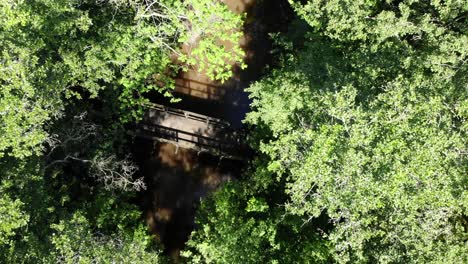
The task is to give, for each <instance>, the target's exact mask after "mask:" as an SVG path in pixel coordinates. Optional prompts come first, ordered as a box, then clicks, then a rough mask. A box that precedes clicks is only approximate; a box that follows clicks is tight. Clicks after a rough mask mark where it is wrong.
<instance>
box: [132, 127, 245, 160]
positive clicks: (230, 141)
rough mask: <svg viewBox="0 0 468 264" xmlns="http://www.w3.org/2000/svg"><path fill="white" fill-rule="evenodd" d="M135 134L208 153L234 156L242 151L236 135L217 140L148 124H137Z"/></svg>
mask: <svg viewBox="0 0 468 264" xmlns="http://www.w3.org/2000/svg"><path fill="white" fill-rule="evenodd" d="M136 132H137V134H138V135H139V136H143V137H150V138H155V137H157V138H162V139H165V140H167V141H172V142H174V143H176V144H180V143H188V144H189V145H193V146H196V147H197V148H200V149H205V150H210V152H213V151H214V152H217V153H228V154H231V155H236V154H240V152H241V150H242V144H241V135H240V134H238V133H233V134H230V137H229V138H224V139H218V138H210V137H206V136H203V135H199V134H195V133H191V132H187V131H182V130H179V129H175V128H170V127H165V126H160V125H156V124H150V123H141V124H139V125H138V126H137V131H136ZM192 148H193V147H192Z"/></svg>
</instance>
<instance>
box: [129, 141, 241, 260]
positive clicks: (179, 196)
mask: <svg viewBox="0 0 468 264" xmlns="http://www.w3.org/2000/svg"><path fill="white" fill-rule="evenodd" d="M133 152H134V157H135V159H136V160H139V161H140V164H139V165H140V168H141V169H140V173H141V174H142V175H144V177H145V181H146V184H147V187H148V188H147V190H146V192H145V193H144V195H143V209H144V210H145V220H146V222H147V224H148V226H149V228H150V231H151V232H152V233H153V234H155V235H156V237H157V239H158V240H159V241H160V242H161V243H162V244H163V245H164V246H165V251H166V253H168V254H171V255H174V256H175V257H176V256H177V255H178V251H179V249H182V248H183V246H184V244H185V242H186V241H187V239H188V236H189V235H190V232H191V231H192V230H193V228H194V217H195V210H196V208H197V206H198V204H199V202H200V199H201V198H202V197H204V196H206V195H207V193H209V192H211V191H213V190H215V189H216V188H218V187H219V186H220V185H221V184H222V183H223V182H226V181H230V180H232V179H234V178H235V177H236V176H237V175H239V174H240V169H241V168H242V164H240V163H239V162H234V161H230V160H220V159H219V158H217V157H214V156H211V155H209V154H206V153H197V152H194V151H191V150H187V149H182V148H177V147H176V146H175V145H173V144H170V143H159V142H153V141H152V140H146V139H142V138H137V139H135V142H134V151H133Z"/></svg>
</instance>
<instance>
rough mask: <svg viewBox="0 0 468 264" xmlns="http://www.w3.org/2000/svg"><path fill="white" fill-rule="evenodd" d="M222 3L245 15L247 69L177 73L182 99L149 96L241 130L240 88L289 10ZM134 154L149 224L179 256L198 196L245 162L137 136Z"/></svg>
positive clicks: (273, 1)
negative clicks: (223, 76) (224, 76)
mask: <svg viewBox="0 0 468 264" xmlns="http://www.w3.org/2000/svg"><path fill="white" fill-rule="evenodd" d="M222 2H224V3H226V4H227V5H228V6H229V8H230V9H231V10H232V11H234V12H237V13H243V12H246V13H247V19H246V23H245V25H244V27H243V33H244V36H243V38H242V40H241V46H242V48H243V49H244V51H245V52H246V57H245V62H246V63H247V65H248V68H247V69H245V70H239V69H234V76H233V77H232V78H231V79H230V80H229V81H227V82H225V83H223V84H221V83H219V82H215V81H211V80H209V78H207V77H206V76H204V75H203V74H199V73H197V72H194V71H189V72H186V73H181V74H179V75H178V76H177V78H176V89H175V95H176V96H177V97H179V98H181V99H182V101H181V102H179V103H177V104H170V103H169V102H168V101H166V99H164V98H161V97H160V96H157V95H154V96H151V99H152V100H153V101H154V102H156V103H160V104H164V105H168V106H171V107H174V108H179V109H183V110H187V111H191V112H196V113H199V114H204V115H208V116H211V117H216V118H221V119H224V120H226V121H228V122H230V123H231V124H232V125H233V126H234V127H237V128H240V127H242V122H241V121H242V120H243V119H244V118H245V115H246V113H247V112H248V111H249V104H250V101H249V98H248V95H247V93H246V92H245V91H244V89H245V88H246V87H247V86H248V85H249V84H250V83H251V82H252V81H255V80H257V79H258V78H259V77H260V76H261V74H262V70H263V69H264V66H265V65H266V64H268V63H269V62H270V61H269V60H270V56H269V50H270V48H271V43H270V41H269V39H268V33H269V32H279V31H285V30H286V27H287V24H288V23H287V20H288V18H289V17H290V14H291V11H290V9H289V5H288V4H287V1H286V0H269V1H260V0H257V1H255V0H223V1H222ZM133 154H134V158H135V159H136V160H137V161H138V162H139V165H140V168H141V170H140V173H142V174H143V176H144V177H145V180H146V183H147V185H148V189H147V191H146V192H145V193H144V195H143V199H142V200H143V201H142V204H143V209H144V211H145V212H144V214H145V219H146V222H147V224H148V227H149V228H150V230H151V232H152V233H153V234H155V236H156V238H157V239H158V240H159V241H160V242H162V244H163V245H164V247H165V251H166V253H168V254H170V255H172V256H174V257H175V258H177V256H178V252H179V250H181V249H182V248H183V247H184V244H185V242H186V241H187V239H188V237H189V235H190V233H191V231H192V230H193V229H194V216H195V212H196V208H197V206H198V204H199V202H200V199H201V198H203V197H205V196H206V195H207V194H208V193H210V192H212V191H214V190H216V189H217V188H218V187H219V186H220V185H221V184H222V183H223V182H226V181H230V180H233V179H235V178H237V177H238V176H239V175H240V173H241V171H242V168H243V167H244V165H245V162H239V161H232V160H226V159H223V160H221V159H220V158H219V157H214V156H211V155H209V154H200V155H199V154H197V152H195V151H192V150H187V149H182V148H177V147H176V146H175V145H172V144H169V143H159V142H153V141H151V140H147V139H141V138H137V139H135V141H134V144H133Z"/></svg>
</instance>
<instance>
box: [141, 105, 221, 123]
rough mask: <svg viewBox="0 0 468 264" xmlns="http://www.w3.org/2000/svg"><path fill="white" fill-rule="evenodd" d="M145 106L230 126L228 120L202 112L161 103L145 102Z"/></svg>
mask: <svg viewBox="0 0 468 264" xmlns="http://www.w3.org/2000/svg"><path fill="white" fill-rule="evenodd" d="M144 107H146V108H149V109H153V110H156V111H159V112H164V113H168V114H171V115H176V116H181V117H185V118H188V119H192V120H196V121H202V122H205V123H207V124H215V125H219V126H224V127H229V126H230V124H229V123H228V122H226V121H224V120H222V119H218V118H214V117H209V116H206V115H201V114H197V113H194V112H190V111H186V110H181V109H176V108H171V107H167V106H164V105H160V104H155V103H146V104H144Z"/></svg>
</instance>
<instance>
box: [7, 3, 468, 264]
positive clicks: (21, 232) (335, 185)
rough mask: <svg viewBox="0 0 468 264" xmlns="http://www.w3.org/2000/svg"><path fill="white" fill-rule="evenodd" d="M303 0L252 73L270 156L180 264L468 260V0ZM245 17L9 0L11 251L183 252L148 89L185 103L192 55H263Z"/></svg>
mask: <svg viewBox="0 0 468 264" xmlns="http://www.w3.org/2000/svg"><path fill="white" fill-rule="evenodd" d="M257 2H258V3H257V4H263V5H268V1H267V0H263V1H257ZM288 2H289V3H288V5H290V8H291V13H292V14H291V18H290V19H289V20H288V23H289V25H288V30H286V31H284V32H273V33H272V34H270V38H271V42H272V43H273V44H272V46H273V47H272V49H271V56H272V60H271V63H270V65H268V67H266V68H265V70H264V73H263V74H262V77H261V78H260V79H259V80H257V81H256V82H254V83H252V84H251V85H250V87H248V88H247V91H248V92H249V93H250V98H251V99H252V104H251V112H250V113H248V115H247V117H246V119H245V121H244V122H245V125H246V126H247V127H248V131H249V135H248V138H247V141H248V143H249V145H250V147H251V148H252V150H253V151H254V153H255V155H254V157H253V159H252V160H251V161H250V162H249V164H248V165H247V168H246V169H245V170H244V172H243V174H242V176H241V177H240V178H239V179H237V180H235V181H231V182H229V183H227V184H225V185H223V186H222V188H220V189H219V190H218V191H216V192H214V193H213V194H211V195H210V196H209V197H207V198H205V199H203V200H202V201H201V204H200V206H199V209H198V213H197V216H196V219H195V221H196V226H197V228H196V229H195V230H194V231H193V233H192V235H191V236H190V238H189V241H188V242H187V244H186V247H185V248H184V250H183V251H182V252H181V258H180V260H179V261H180V262H187V263H335V262H336V263H443V262H444V263H467V262H468V191H467V190H468V189H467V188H468V172H467V168H468V163H467V161H468V159H467V154H468V150H467V139H468V135H467V132H468V124H467V122H466V121H467V118H468V82H467V81H468V80H467V78H468V65H467V60H468V57H467V55H468V36H467V33H468V2H466V1H463V0H450V1H439V0H419V1H417V0H399V1H396V0H395V1H394V0H380V1H378V0H308V1H307V0H289V1H288ZM270 15H271V16H275V14H270ZM245 18H246V17H245V16H244V15H236V14H234V13H231V12H230V11H229V10H228V9H227V8H226V6H225V5H224V4H222V3H221V2H217V1H213V0H2V1H0V52H1V55H0V87H1V88H0V262H1V263H166V262H171V260H170V258H169V257H168V256H167V254H163V250H164V246H163V245H162V244H160V243H158V242H157V240H155V239H154V238H153V236H152V234H150V233H149V232H148V228H147V227H146V225H145V222H144V220H143V218H142V212H141V209H140V208H139V205H138V202H136V201H137V200H138V199H136V197H137V196H138V195H139V193H140V192H141V191H142V190H144V189H145V188H146V183H145V181H144V179H143V178H141V177H140V175H139V174H138V173H137V172H138V169H139V168H138V166H137V165H136V163H135V161H134V160H132V157H131V156H130V155H129V151H128V149H129V144H131V137H129V136H128V135H127V134H126V132H125V130H126V128H127V127H128V126H129V125H131V124H132V123H134V122H136V121H138V120H139V119H140V118H141V115H142V112H143V110H142V105H143V104H144V103H145V102H147V101H148V100H149V99H147V97H145V95H146V94H148V93H150V92H158V93H160V94H162V95H163V96H166V97H169V98H170V99H171V100H173V101H177V100H178V99H177V98H175V97H174V96H173V94H172V93H171V91H172V88H173V87H174V81H173V76H174V75H175V74H176V73H177V72H178V71H180V70H185V69H186V68H187V67H192V66H194V65H196V66H197V67H198V68H199V70H200V71H204V72H206V73H207V74H208V75H209V76H210V77H211V78H213V79H216V80H227V79H228V78H229V77H230V76H231V74H232V72H231V70H232V67H231V65H232V62H235V63H237V64H238V65H239V67H240V68H245V66H246V65H244V63H243V62H242V57H243V55H244V52H243V51H242V49H241V48H240V47H238V46H237V43H238V42H239V39H240V34H238V33H233V32H234V29H236V28H240V27H242V24H243V23H244V20H245ZM194 37H196V38H198V39H200V42H199V43H198V44H197V46H196V48H195V49H193V50H192V51H191V53H190V54H185V53H184V52H182V51H181V49H180V48H181V45H182V43H187V42H190V41H191V39H193V38H194ZM221 42H223V43H225V42H231V43H233V44H234V48H233V49H229V50H228V49H226V47H225V46H224V45H222V44H220V43H221ZM174 54H176V55H177V57H178V61H177V63H176V62H174V60H173V57H174Z"/></svg>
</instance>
